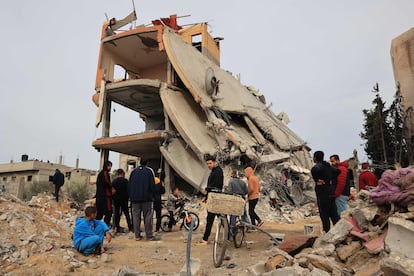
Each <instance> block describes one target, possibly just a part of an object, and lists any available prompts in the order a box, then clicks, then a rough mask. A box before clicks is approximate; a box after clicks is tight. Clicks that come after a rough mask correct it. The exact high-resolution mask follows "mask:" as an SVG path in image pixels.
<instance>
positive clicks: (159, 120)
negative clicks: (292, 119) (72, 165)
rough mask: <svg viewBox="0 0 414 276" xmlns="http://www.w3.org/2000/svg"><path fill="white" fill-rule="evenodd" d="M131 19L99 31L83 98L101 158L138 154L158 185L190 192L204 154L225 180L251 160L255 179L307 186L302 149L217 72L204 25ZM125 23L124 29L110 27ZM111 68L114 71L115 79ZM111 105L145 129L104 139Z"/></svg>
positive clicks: (307, 162) (199, 178)
mask: <svg viewBox="0 0 414 276" xmlns="http://www.w3.org/2000/svg"><path fill="white" fill-rule="evenodd" d="M135 20H136V16H135V12H133V13H131V14H130V15H129V16H127V17H126V18H124V19H122V20H116V19H114V18H113V19H111V20H109V21H108V22H105V23H104V24H103V27H102V39H101V44H100V52H99V58H98V68H97V75H96V85H95V89H96V94H95V95H93V101H94V103H95V104H96V105H97V107H98V114H97V118H96V126H97V127H98V126H99V124H101V123H102V137H101V138H98V139H96V140H95V141H93V143H92V144H93V147H95V148H96V149H98V150H99V151H100V153H101V164H102V162H103V161H104V160H106V159H107V158H108V154H109V151H114V152H118V153H122V154H127V155H130V156H137V157H143V158H145V159H147V160H149V165H150V166H151V167H152V168H154V171H162V172H164V173H165V183H166V186H167V188H169V187H170V185H178V184H180V185H190V186H192V187H193V188H195V189H196V190H199V189H201V188H202V187H204V186H205V185H206V184H207V178H208V174H209V171H208V168H207V166H206V165H205V162H204V157H205V155H206V154H211V155H215V156H216V157H217V160H218V162H219V164H220V165H221V166H222V167H223V170H224V174H225V178H228V177H229V176H230V172H231V170H233V169H237V170H240V171H241V172H242V171H243V167H244V166H246V165H248V164H252V163H253V164H255V165H254V166H255V167H256V169H257V173H258V174H259V175H260V176H261V179H262V180H264V181H267V182H272V181H276V182H278V181H282V182H283V181H284V180H289V178H292V177H293V178H294V179H293V180H295V179H296V180H298V181H299V182H300V183H302V185H308V184H304V183H306V182H307V181H308V180H309V179H310V177H309V169H310V167H311V166H312V160H311V158H310V154H309V150H310V148H309V147H308V146H307V144H306V142H305V141H304V140H302V139H301V138H300V137H299V136H298V135H296V134H295V133H294V132H293V131H292V130H291V129H289V128H288V127H287V125H286V124H285V122H284V121H283V116H281V115H276V114H274V113H273V112H272V111H271V110H270V107H269V106H267V105H266V100H265V98H264V96H263V95H262V94H261V93H259V91H258V90H255V89H253V88H252V87H248V86H245V85H243V84H241V82H240V81H239V80H238V79H237V78H235V77H234V76H233V75H232V74H231V73H229V72H228V71H226V70H223V69H222V68H220V41H221V40H222V38H214V37H212V36H211V35H210V33H209V32H208V30H207V23H198V24H192V25H186V26H185V27H182V26H180V25H179V24H178V22H177V16H176V15H171V16H170V17H168V18H160V19H157V20H153V21H152V24H150V25H145V26H144V25H141V26H136V27H134V26H132V22H134V21H135ZM126 25H131V26H132V27H131V28H130V29H128V30H123V31H122V30H120V28H122V27H124V26H126ZM116 67H118V68H122V70H123V71H124V77H123V78H121V79H118V80H116V79H115V77H114V72H115V68H116ZM113 102H114V103H117V104H120V105H122V106H124V107H125V108H127V109H130V110H133V111H135V112H137V113H138V114H139V116H140V118H142V120H144V122H145V131H143V132H141V133H131V134H130V135H124V136H111V135H110V127H111V104H112V103H113ZM138 114H137V115H138ZM281 114H283V113H281ZM284 172H286V173H284ZM282 174H283V175H284V176H286V177H281V176H282ZM308 182H309V181H308ZM302 188H303V187H302ZM308 188H309V187H308ZM310 190H312V189H311V188H310Z"/></svg>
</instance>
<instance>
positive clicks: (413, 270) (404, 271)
mask: <svg viewBox="0 0 414 276" xmlns="http://www.w3.org/2000/svg"><path fill="white" fill-rule="evenodd" d="M379 264H380V267H381V270H382V271H383V272H384V276H394V275H407V276H408V275H414V260H412V259H409V258H405V257H403V256H401V255H398V254H394V253H392V254H390V255H389V256H386V257H384V258H382V260H381V261H380V263H379Z"/></svg>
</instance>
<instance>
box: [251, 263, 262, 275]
mask: <svg viewBox="0 0 414 276" xmlns="http://www.w3.org/2000/svg"><path fill="white" fill-rule="evenodd" d="M264 267H265V263H264V262H258V263H257V264H255V265H252V266H249V267H248V268H247V270H248V271H249V275H254V276H256V275H257V276H259V275H263V273H264V272H265V270H264Z"/></svg>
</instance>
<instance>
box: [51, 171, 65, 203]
mask: <svg viewBox="0 0 414 276" xmlns="http://www.w3.org/2000/svg"><path fill="white" fill-rule="evenodd" d="M53 184H54V185H55V193H54V195H55V198H56V202H58V201H59V190H60V187H62V186H63V184H65V176H64V175H63V173H62V172H61V171H60V170H59V169H56V171H55V174H54V175H53Z"/></svg>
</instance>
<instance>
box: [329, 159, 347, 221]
mask: <svg viewBox="0 0 414 276" xmlns="http://www.w3.org/2000/svg"><path fill="white" fill-rule="evenodd" d="M329 160H330V161H331V164H332V166H334V167H335V168H337V169H338V170H340V171H341V172H340V173H339V175H338V176H337V179H336V188H335V203H336V208H337V209H338V214H339V215H341V213H342V212H343V211H345V210H346V209H348V199H349V195H350V194H351V193H350V188H351V187H350V186H351V185H350V181H349V177H348V167H349V164H348V162H347V161H344V162H340V160H339V156H338V155H337V154H334V155H331V157H329Z"/></svg>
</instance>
